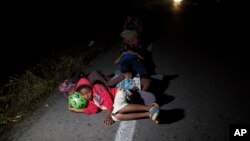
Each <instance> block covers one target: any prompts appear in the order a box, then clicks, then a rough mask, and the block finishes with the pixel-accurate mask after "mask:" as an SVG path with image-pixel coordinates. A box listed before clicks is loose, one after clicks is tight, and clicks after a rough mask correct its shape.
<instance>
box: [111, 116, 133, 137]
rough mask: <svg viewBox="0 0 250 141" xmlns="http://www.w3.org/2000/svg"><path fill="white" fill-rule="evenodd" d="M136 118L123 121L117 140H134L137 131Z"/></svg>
mask: <svg viewBox="0 0 250 141" xmlns="http://www.w3.org/2000/svg"><path fill="white" fill-rule="evenodd" d="M135 124H136V121H135V120H130V121H121V123H120V126H119V128H118V131H117V133H116V137H115V141H132V140H133V136H134V132H135Z"/></svg>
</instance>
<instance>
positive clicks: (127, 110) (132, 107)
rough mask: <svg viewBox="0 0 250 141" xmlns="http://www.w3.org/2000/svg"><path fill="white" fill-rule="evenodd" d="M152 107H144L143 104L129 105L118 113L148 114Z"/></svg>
mask: <svg viewBox="0 0 250 141" xmlns="http://www.w3.org/2000/svg"><path fill="white" fill-rule="evenodd" d="M152 107H153V106H151V105H142V104H128V105H126V106H125V107H124V108H122V109H121V110H119V111H118V113H120V114H123V113H134V112H148V111H149V109H150V108H152Z"/></svg>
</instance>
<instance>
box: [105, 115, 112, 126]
mask: <svg viewBox="0 0 250 141" xmlns="http://www.w3.org/2000/svg"><path fill="white" fill-rule="evenodd" d="M103 122H104V124H105V125H106V126H109V125H111V124H113V119H112V118H111V116H106V117H105V119H104V121H103Z"/></svg>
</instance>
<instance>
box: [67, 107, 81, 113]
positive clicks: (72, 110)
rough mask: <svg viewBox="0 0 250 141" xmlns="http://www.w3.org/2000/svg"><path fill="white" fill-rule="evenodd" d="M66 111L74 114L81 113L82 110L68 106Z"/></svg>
mask: <svg viewBox="0 0 250 141" xmlns="http://www.w3.org/2000/svg"><path fill="white" fill-rule="evenodd" d="M68 109H69V110H70V111H71V112H76V113H81V112H82V109H74V108H70V107H69V106H68Z"/></svg>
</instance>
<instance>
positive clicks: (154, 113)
mask: <svg viewBox="0 0 250 141" xmlns="http://www.w3.org/2000/svg"><path fill="white" fill-rule="evenodd" d="M151 105H152V108H150V110H149V117H150V118H151V119H152V120H153V121H154V122H155V123H157V124H158V123H159V119H158V117H159V115H160V107H159V105H158V104H157V103H152V104H151Z"/></svg>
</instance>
